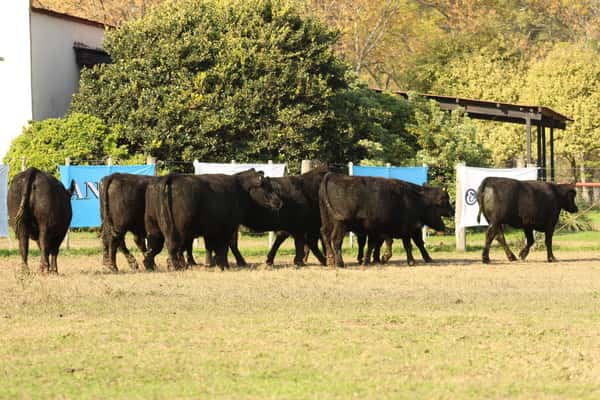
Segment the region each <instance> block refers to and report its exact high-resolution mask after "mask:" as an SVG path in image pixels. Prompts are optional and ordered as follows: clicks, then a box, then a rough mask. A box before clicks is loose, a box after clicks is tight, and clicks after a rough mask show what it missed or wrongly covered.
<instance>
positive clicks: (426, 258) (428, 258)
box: [423, 257, 433, 263]
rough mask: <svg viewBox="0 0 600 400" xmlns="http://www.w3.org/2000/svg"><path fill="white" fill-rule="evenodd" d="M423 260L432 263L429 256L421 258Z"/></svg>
mask: <svg viewBox="0 0 600 400" xmlns="http://www.w3.org/2000/svg"><path fill="white" fill-rule="evenodd" d="M423 261H425V262H426V263H432V262H433V258H431V257H425V258H423Z"/></svg>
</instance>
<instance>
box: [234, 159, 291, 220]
mask: <svg viewBox="0 0 600 400" xmlns="http://www.w3.org/2000/svg"><path fill="white" fill-rule="evenodd" d="M236 176H237V179H238V182H239V183H240V185H241V186H242V188H243V189H244V191H246V193H248V195H249V196H250V198H251V199H252V201H254V202H255V203H256V204H258V205H259V206H260V207H265V208H270V209H273V210H279V209H280V208H281V206H282V205H283V202H282V201H281V198H280V197H279V196H278V195H277V193H275V191H274V190H273V186H272V185H271V181H270V179H269V178H267V177H265V175H264V172H262V171H256V170H255V169H254V168H252V169H249V170H247V171H243V172H239V173H237V174H236Z"/></svg>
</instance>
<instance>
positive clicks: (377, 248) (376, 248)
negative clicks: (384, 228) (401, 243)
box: [372, 238, 383, 264]
mask: <svg viewBox="0 0 600 400" xmlns="http://www.w3.org/2000/svg"><path fill="white" fill-rule="evenodd" d="M382 245H383V239H382V238H377V240H376V241H375V243H374V245H373V258H372V260H373V263H375V264H382V262H381V246H382Z"/></svg>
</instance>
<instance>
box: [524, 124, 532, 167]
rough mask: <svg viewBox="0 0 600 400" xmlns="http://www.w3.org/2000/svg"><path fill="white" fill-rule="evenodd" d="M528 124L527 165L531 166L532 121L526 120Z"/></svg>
mask: <svg viewBox="0 0 600 400" xmlns="http://www.w3.org/2000/svg"><path fill="white" fill-rule="evenodd" d="M525 123H526V124H527V165H529V164H531V119H529V118H527V119H525Z"/></svg>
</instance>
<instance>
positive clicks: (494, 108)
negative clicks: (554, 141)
mask: <svg viewBox="0 0 600 400" xmlns="http://www.w3.org/2000/svg"><path fill="white" fill-rule="evenodd" d="M375 90H378V89H375ZM378 91H380V90H378ZM393 93H394V94H398V95H401V96H403V97H405V98H407V97H408V94H409V92H404V91H396V92H393ZM419 96H422V97H425V98H427V99H431V100H435V101H437V102H438V104H439V105H440V108H442V109H443V110H446V111H452V110H455V109H457V108H458V107H461V108H463V109H464V110H465V112H466V113H467V115H469V117H471V118H473V119H483V120H489V121H499V122H509V123H514V124H523V125H526V124H527V119H529V120H530V121H531V123H532V124H533V125H543V126H545V127H548V128H557V129H565V128H566V123H567V122H572V121H573V120H572V119H570V118H569V117H567V116H565V115H563V114H560V113H558V112H556V111H554V110H552V109H550V108H548V107H542V106H532V105H524V104H513V103H502V102H498V101H487V100H479V99H467V98H464V97H453V96H440V95H435V94H419Z"/></svg>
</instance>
